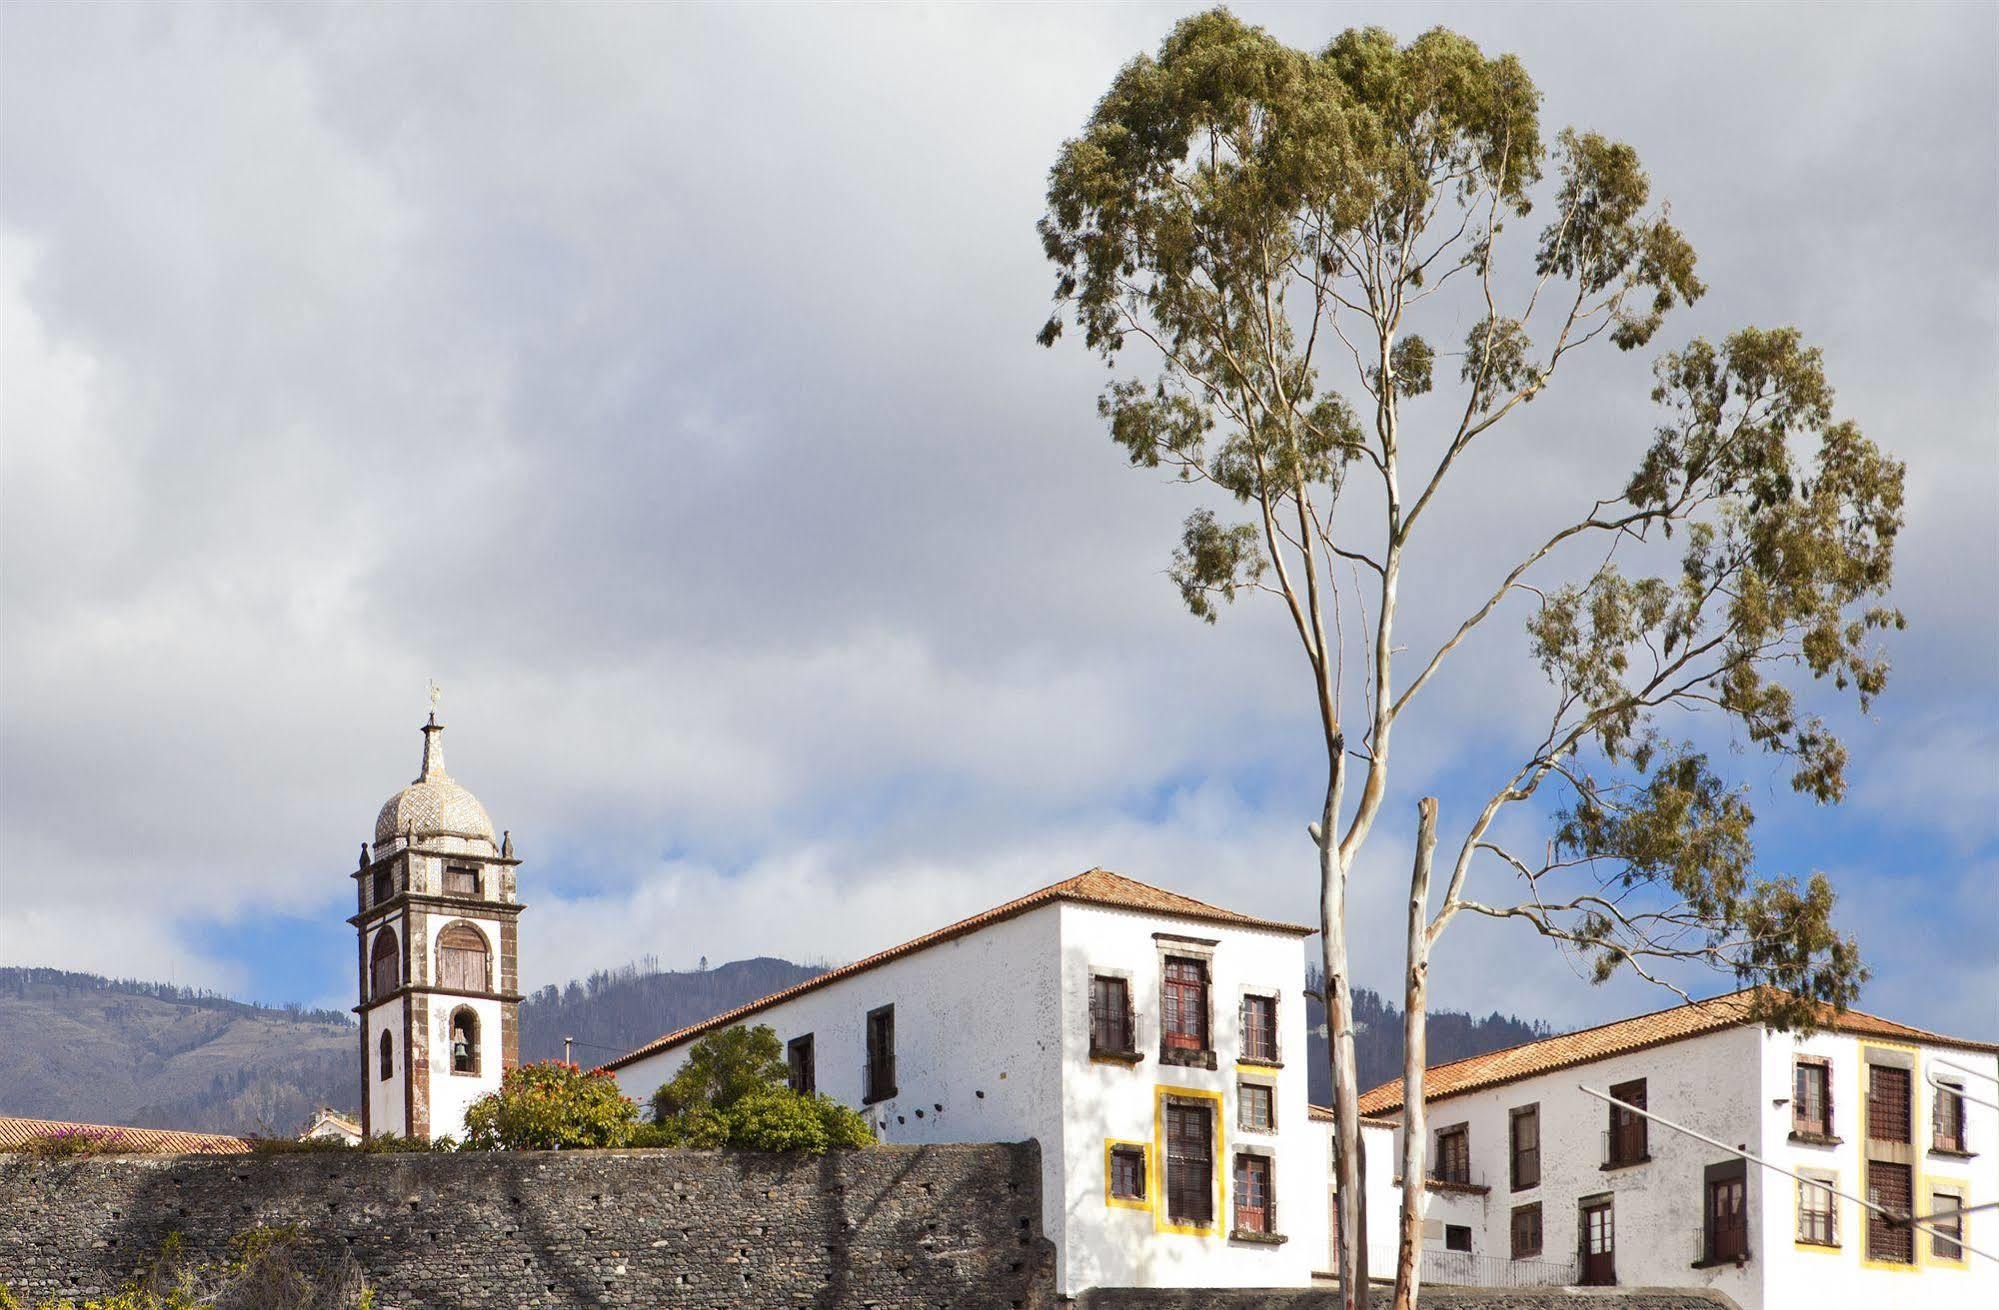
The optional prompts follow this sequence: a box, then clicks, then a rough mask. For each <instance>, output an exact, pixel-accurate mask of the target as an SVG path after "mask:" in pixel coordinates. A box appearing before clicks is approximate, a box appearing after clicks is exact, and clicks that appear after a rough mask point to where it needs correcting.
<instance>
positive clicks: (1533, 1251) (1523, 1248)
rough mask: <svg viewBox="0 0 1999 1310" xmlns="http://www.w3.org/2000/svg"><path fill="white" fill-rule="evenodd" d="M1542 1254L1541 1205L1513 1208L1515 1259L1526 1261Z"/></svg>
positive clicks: (1537, 1203)
mask: <svg viewBox="0 0 1999 1310" xmlns="http://www.w3.org/2000/svg"><path fill="white" fill-rule="evenodd" d="M1539 1254H1541V1203H1540V1202H1539V1201H1536V1202H1535V1203H1534V1204H1533V1205H1516V1206H1514V1207H1513V1258H1514V1259H1515V1260H1525V1259H1527V1258H1529V1257H1531V1256H1537V1255H1539Z"/></svg>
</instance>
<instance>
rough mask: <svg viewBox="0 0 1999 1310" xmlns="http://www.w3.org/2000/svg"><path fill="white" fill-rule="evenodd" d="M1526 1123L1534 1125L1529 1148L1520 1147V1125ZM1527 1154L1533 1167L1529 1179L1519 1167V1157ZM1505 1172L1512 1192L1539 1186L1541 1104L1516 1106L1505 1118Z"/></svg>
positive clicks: (1524, 1170)
mask: <svg viewBox="0 0 1999 1310" xmlns="http://www.w3.org/2000/svg"><path fill="white" fill-rule="evenodd" d="M1526 1122H1532V1124H1533V1125H1534V1144H1533V1146H1531V1147H1522V1145H1521V1144H1520V1125H1521V1124H1523V1123H1526ZM1528 1154H1531V1155H1532V1156H1533V1167H1532V1170H1531V1172H1532V1174H1533V1176H1532V1177H1531V1178H1530V1177H1528V1176H1527V1174H1528V1173H1529V1170H1527V1169H1523V1168H1522V1167H1521V1157H1522V1156H1523V1155H1528ZM1506 1171H1507V1179H1508V1181H1509V1182H1511V1184H1512V1190H1513V1191H1516V1192H1525V1191H1528V1190H1530V1189H1532V1188H1535V1187H1539V1186H1540V1185H1541V1103H1540V1102H1539V1101H1536V1102H1534V1103H1533V1104H1532V1105H1522V1106H1516V1107H1515V1108H1514V1109H1513V1110H1512V1111H1510V1112H1509V1113H1508V1114H1507V1116H1506Z"/></svg>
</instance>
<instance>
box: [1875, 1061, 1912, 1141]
mask: <svg viewBox="0 0 1999 1310" xmlns="http://www.w3.org/2000/svg"><path fill="white" fill-rule="evenodd" d="M1865 1076H1866V1082H1865V1086H1866V1088H1867V1116H1866V1118H1867V1140H1868V1141H1870V1142H1894V1143H1896V1144H1898V1145H1901V1144H1913V1143H1914V1142H1915V1140H1916V1071H1915V1070H1914V1069H1913V1068H1911V1067H1910V1066H1909V1065H1906V1064H1900V1063H1891V1062H1889V1061H1887V1060H1876V1059H1869V1060H1868V1061H1867V1069H1866V1075H1865ZM1895 1078H1900V1080H1901V1083H1902V1087H1901V1101H1902V1106H1901V1110H1902V1113H1901V1124H1900V1126H1899V1127H1897V1126H1896V1125H1895V1124H1894V1123H1893V1122H1892V1114H1893V1109H1894V1107H1893V1106H1892V1105H1884V1104H1883V1102H1884V1100H1885V1098H1884V1097H1882V1096H1881V1094H1880V1093H1879V1091H1878V1090H1877V1083H1879V1082H1882V1081H1893V1080H1894V1079H1895ZM1884 1124H1885V1125H1886V1127H1887V1129H1888V1131H1889V1132H1891V1133H1899V1134H1900V1135H1899V1136H1883V1135H1882V1133H1881V1132H1880V1131H1878V1130H1879V1128H1880V1127H1881V1126H1882V1125H1884Z"/></svg>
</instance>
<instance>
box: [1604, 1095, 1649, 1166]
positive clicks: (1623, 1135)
mask: <svg viewBox="0 0 1999 1310" xmlns="http://www.w3.org/2000/svg"><path fill="white" fill-rule="evenodd" d="M1610 1095H1611V1098H1612V1099H1613V1100H1618V1101H1623V1102H1625V1103H1626V1104H1628V1105H1631V1106H1633V1107H1635V1108H1636V1109H1640V1110H1649V1109H1651V1108H1652V1107H1651V1105H1650V1104H1649V1103H1648V1102H1647V1101H1646V1099H1645V1096H1646V1088H1645V1080H1644V1079H1643V1078H1633V1079H1631V1080H1630V1081H1628V1082H1622V1083H1613V1084H1612V1085H1611V1088H1610ZM1606 1108H1607V1109H1608V1110H1609V1111H1610V1123H1609V1127H1608V1129H1607V1132H1608V1134H1609V1136H1608V1139H1607V1141H1608V1146H1607V1149H1606V1150H1605V1151H1604V1160H1603V1167H1604V1168H1605V1169H1622V1168H1624V1167H1626V1166H1627V1165H1634V1164H1644V1163H1646V1162H1647V1161H1649V1160H1650V1159H1651V1158H1652V1136H1651V1133H1650V1132H1649V1131H1648V1130H1649V1129H1650V1127H1651V1121H1650V1120H1649V1119H1647V1118H1646V1117H1645V1116H1644V1115H1642V1114H1633V1113H1632V1112H1631V1111H1630V1110H1627V1109H1625V1108H1624V1106H1622V1105H1612V1106H1608V1107H1606ZM1634 1147H1635V1148H1636V1149H1635V1150H1634V1149H1633V1148H1634Z"/></svg>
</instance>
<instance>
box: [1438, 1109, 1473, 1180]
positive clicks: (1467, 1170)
mask: <svg viewBox="0 0 1999 1310" xmlns="http://www.w3.org/2000/svg"><path fill="white" fill-rule="evenodd" d="M1430 1177H1432V1178H1434V1179H1436V1180H1437V1181H1438V1182H1440V1183H1469V1182H1470V1181H1471V1132H1470V1130H1469V1129H1467V1128H1466V1127H1465V1125H1463V1124H1457V1125H1455V1126H1453V1127H1450V1128H1440V1129H1438V1130H1437V1159H1436V1163H1435V1164H1434V1165H1432V1166H1431V1169H1430Z"/></svg>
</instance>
